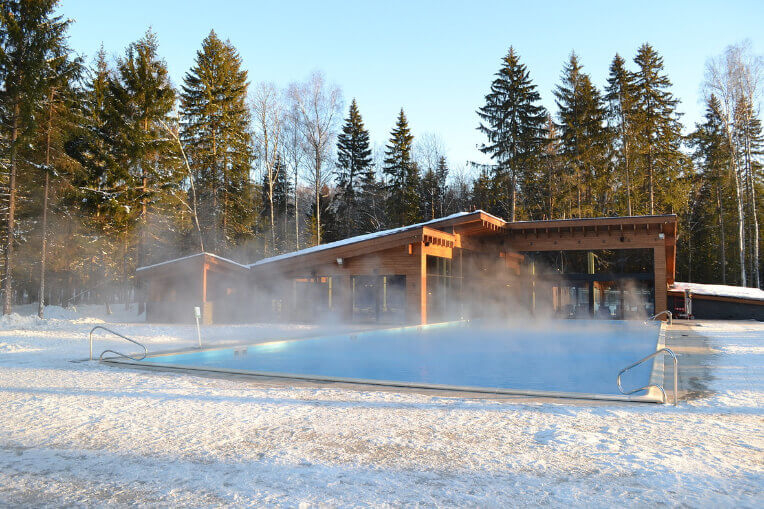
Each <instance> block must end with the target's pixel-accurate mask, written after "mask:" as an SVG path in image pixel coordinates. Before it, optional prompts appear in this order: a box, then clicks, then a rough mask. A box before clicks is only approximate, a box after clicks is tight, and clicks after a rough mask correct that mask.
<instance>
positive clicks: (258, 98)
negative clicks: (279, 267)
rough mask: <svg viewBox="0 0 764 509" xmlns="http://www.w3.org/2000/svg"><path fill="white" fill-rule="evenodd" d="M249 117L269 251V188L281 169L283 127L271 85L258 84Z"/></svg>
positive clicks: (278, 96) (278, 100) (273, 230)
mask: <svg viewBox="0 0 764 509" xmlns="http://www.w3.org/2000/svg"><path fill="white" fill-rule="evenodd" d="M252 116H253V118H254V123H255V126H254V127H255V144H256V147H257V152H258V159H259V160H260V164H261V165H262V168H263V172H264V173H265V177H266V182H265V183H266V186H267V188H266V189H265V194H266V196H267V198H268V204H269V208H270V225H271V249H272V250H274V252H275V249H276V216H275V210H274V209H275V207H274V203H273V187H274V185H275V183H276V179H278V178H279V172H280V171H283V170H282V166H281V165H278V164H276V162H277V160H278V157H279V153H280V150H281V137H282V131H283V127H284V115H283V105H282V102H281V93H280V92H279V90H278V89H277V88H276V86H275V85H274V84H273V83H261V84H260V85H259V86H258V87H257V89H256V90H255V94H254V96H253V99H252Z"/></svg>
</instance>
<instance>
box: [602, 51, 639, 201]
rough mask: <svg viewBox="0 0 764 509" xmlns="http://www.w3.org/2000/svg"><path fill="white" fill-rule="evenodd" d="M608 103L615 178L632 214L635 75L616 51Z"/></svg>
mask: <svg viewBox="0 0 764 509" xmlns="http://www.w3.org/2000/svg"><path fill="white" fill-rule="evenodd" d="M605 101H606V102H607V106H608V110H607V112H608V114H607V118H608V125H609V127H610V129H611V132H612V135H613V144H612V148H613V151H614V164H615V167H616V173H617V175H618V178H617V180H618V181H619V182H620V183H621V184H622V185H623V186H624V188H625V189H624V193H625V195H626V215H627V216H631V215H633V212H632V210H633V208H632V198H633V188H632V185H633V184H632V168H631V165H630V163H631V151H632V145H633V143H632V138H633V135H634V133H633V128H632V123H633V116H634V102H635V98H634V75H633V74H632V73H631V72H629V70H628V69H626V61H625V60H624V59H623V58H621V56H620V55H618V54H617V53H616V55H615V57H614V58H613V62H612V63H611V64H610V75H609V76H608V79H607V86H606V87H605Z"/></svg>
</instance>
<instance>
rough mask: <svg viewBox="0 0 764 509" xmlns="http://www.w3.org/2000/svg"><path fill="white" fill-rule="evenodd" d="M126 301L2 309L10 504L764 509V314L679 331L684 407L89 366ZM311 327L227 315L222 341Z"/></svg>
mask: <svg viewBox="0 0 764 509" xmlns="http://www.w3.org/2000/svg"><path fill="white" fill-rule="evenodd" d="M22 311H25V310H22ZM27 311H30V312H31V309H30V310H27ZM115 311H116V313H115V315H112V316H111V317H105V316H103V310H102V309H101V308H90V309H88V308H85V309H79V310H78V312H76V313H75V312H73V311H68V310H61V309H55V308H51V309H49V313H48V315H49V316H51V317H52V318H48V319H45V320H38V319H36V318H32V317H29V316H17V315H12V316H11V317H4V318H2V319H0V506H20V505H21V506H36V507H38V506H45V505H49V506H61V505H98V506H100V505H104V504H114V505H119V506H122V505H152V506H153V505H157V504H158V505H162V506H196V507H198V506H218V505H227V506H237V507H238V506H262V505H279V506H281V505H283V506H298V505H301V506H306V505H307V506H311V505H331V506H334V505H341V506H385V505H389V506H399V505H439V506H518V505H519V506H528V505H533V506H535V505H556V506H568V505H578V506H592V507H611V506H653V505H664V504H666V503H668V505H672V506H675V505H688V506H703V507H719V506H736V507H740V506H748V507H762V505H763V504H764V496H763V495H762V487H764V451H763V450H764V419H763V417H764V410H763V409H764V406H763V404H764V324H759V323H755V322H702V323H696V324H694V325H675V330H674V332H673V333H672V334H673V335H674V336H676V339H675V340H669V344H670V346H672V345H673V346H675V347H676V348H677V350H678V351H679V353H680V362H684V365H685V366H687V368H686V371H685V372H683V374H682V379H681V384H682V387H683V388H684V389H686V390H685V391H683V392H681V393H680V395H684V396H685V399H684V400H683V401H681V402H680V406H679V408H674V407H671V406H659V405H645V404H641V405H640V404H616V403H607V404H603V403H593V402H576V401H573V400H569V401H562V400H543V399H527V398H526V399H521V398H515V399H510V400H498V399H469V398H453V397H446V396H444V395H443V394H437V395H435V394H423V393H414V392H405V393H396V392H390V391H374V390H369V389H348V388H341V387H339V388H338V387H335V386H312V385H307V384H302V385H294V386H293V384H289V383H283V382H281V383H276V382H268V381H257V382H254V381H248V380H241V379H221V378H212V377H197V376H192V375H188V374H183V373H168V372H158V371H141V370H129V369H124V368H118V367H113V366H108V365H102V364H99V363H97V362H79V363H75V362H71V361H72V360H80V359H83V358H85V357H86V356H87V353H88V347H87V340H86V337H87V331H88V330H89V329H90V328H91V327H93V326H94V325H96V324H98V323H102V321H104V320H106V321H109V320H115V319H116V320H122V321H127V320H131V319H134V318H135V317H134V316H131V314H130V313H129V312H124V311H120V310H119V308H117V307H115ZM114 327H115V328H117V330H119V331H120V332H123V333H126V334H128V335H130V336H133V337H135V338H136V339H138V340H140V341H143V342H146V344H148V345H149V350H150V351H157V350H163V349H171V348H179V347H183V346H192V345H193V344H194V343H195V342H196V335H195V331H194V329H193V328H192V327H186V326H158V325H147V324H140V323H119V324H114ZM311 332H314V331H312V330H311V329H310V328H308V327H305V326H293V327H284V326H281V327H279V326H267V325H261V326H255V325H253V326H216V327H208V328H206V330H205V331H204V335H205V341H207V342H212V341H216V342H221V343H222V342H235V341H243V340H248V341H253V340H256V339H258V338H262V339H265V338H272V337H281V336H286V335H290V334H291V335H306V334H310V333H311ZM699 335H700V336H699ZM697 338H701V339H700V340H698V339H697ZM672 341H674V343H672ZM96 345H97V347H96V352H99V353H100V351H101V350H102V349H104V348H107V347H113V348H115V349H122V350H124V346H125V344H123V343H120V342H117V341H111V340H107V339H98V340H97V343H96ZM699 345H700V346H699ZM128 350H129V348H128Z"/></svg>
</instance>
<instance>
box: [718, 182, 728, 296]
mask: <svg viewBox="0 0 764 509" xmlns="http://www.w3.org/2000/svg"><path fill="white" fill-rule="evenodd" d="M716 206H717V208H718V210H719V254H720V255H721V263H722V284H723V285H726V284H727V254H726V249H727V246H726V244H725V240H724V209H722V190H721V185H720V184H719V183H718V182H717V183H716Z"/></svg>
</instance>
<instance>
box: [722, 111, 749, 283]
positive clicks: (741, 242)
mask: <svg viewBox="0 0 764 509" xmlns="http://www.w3.org/2000/svg"><path fill="white" fill-rule="evenodd" d="M725 124H726V126H725V127H726V131H727V143H728V144H729V149H730V152H731V157H730V161H731V165H730V170H731V171H732V177H733V180H734V183H735V198H736V199H737V230H738V251H739V253H738V254H739V258H740V286H746V284H747V281H746V272H745V211H744V204H743V198H744V197H743V189H742V185H743V184H742V182H741V181H740V171H739V163H738V154H737V150H736V146H735V141H734V138H733V135H732V127H731V126H730V125H729V122H725Z"/></svg>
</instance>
